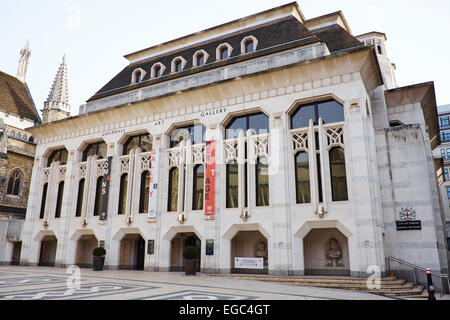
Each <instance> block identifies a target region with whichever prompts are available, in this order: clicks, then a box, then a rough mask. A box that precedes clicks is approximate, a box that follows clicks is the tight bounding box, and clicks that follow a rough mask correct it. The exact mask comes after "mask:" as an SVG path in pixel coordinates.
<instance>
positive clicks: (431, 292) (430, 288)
mask: <svg viewBox="0 0 450 320" xmlns="http://www.w3.org/2000/svg"><path fill="white" fill-rule="evenodd" d="M427 283H428V300H429V301H430V300H436V297H435V296H434V287H433V279H432V278H431V269H430V268H427Z"/></svg>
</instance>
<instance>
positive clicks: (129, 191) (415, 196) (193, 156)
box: [21, 3, 448, 277]
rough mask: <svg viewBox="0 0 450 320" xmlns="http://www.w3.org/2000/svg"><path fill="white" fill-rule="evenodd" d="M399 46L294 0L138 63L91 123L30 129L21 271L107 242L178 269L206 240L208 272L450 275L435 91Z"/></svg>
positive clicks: (81, 120)
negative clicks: (408, 65) (357, 32)
mask: <svg viewBox="0 0 450 320" xmlns="http://www.w3.org/2000/svg"><path fill="white" fill-rule="evenodd" d="M385 41H386V36H385V35H384V34H382V33H379V32H373V33H368V34H365V35H361V36H354V35H352V33H351V30H350V28H349V26H348V24H347V22H346V20H345V18H344V16H343V14H342V12H336V13H332V14H328V15H324V16H321V17H317V18H313V19H306V18H305V17H304V16H303V14H302V12H301V10H300V8H299V7H298V5H297V3H291V4H287V5H284V6H281V7H277V8H274V9H271V10H268V11H265V12H261V13H258V14H255V15H252V16H249V17H245V18H242V19H239V20H236V21H231V22H229V23H226V24H223V25H220V26H216V27H214V28H211V29H207V30H204V31H202V32H198V33H195V34H191V35H187V36H185V37H183V38H180V39H176V40H172V41H169V42H166V43H163V44H161V45H158V46H154V47H150V48H146V49H143V50H140V51H138V52H134V53H131V54H128V55H126V56H125V57H126V58H127V59H128V60H129V65H128V66H126V67H125V68H124V69H123V70H122V71H121V72H119V73H118V74H117V76H115V77H114V78H113V79H112V80H111V81H110V82H108V83H107V84H106V85H105V86H104V87H103V88H101V89H100V90H99V91H98V92H97V93H96V94H95V95H94V96H93V97H91V98H90V99H89V100H88V101H87V103H86V104H85V105H83V106H81V107H80V114H79V115H78V116H73V117H69V118H68V119H65V120H58V121H54V122H51V123H48V124H43V125H40V126H36V127H34V128H32V129H30V132H31V133H32V134H33V136H35V137H37V139H38V145H37V150H36V158H35V165H34V167H33V175H32V182H31V191H30V198H29V205H28V209H27V218H26V223H25V226H24V229H23V232H22V239H23V242H24V245H23V249H22V258H21V263H22V264H24V265H55V266H67V265H71V264H78V265H81V266H89V265H90V263H91V252H92V249H93V248H95V247H96V246H98V245H101V246H104V247H105V248H106V251H107V255H106V267H107V268H110V269H118V268H127V269H129V268H133V269H145V270H152V271H170V270H173V271H179V270H182V269H183V259H182V252H183V248H185V247H188V246H196V247H199V248H201V257H200V270H201V271H203V272H208V273H229V272H252V273H254V272H264V273H269V274H279V275H303V274H324V275H351V276H357V277H365V276H368V273H367V268H368V267H369V266H372V265H376V266H379V267H380V270H381V272H382V274H384V273H385V271H386V260H385V258H386V257H388V256H392V257H395V258H399V259H403V260H405V261H408V262H410V263H414V264H418V265H426V266H429V267H431V268H433V269H434V270H438V271H440V272H447V269H448V267H447V256H446V254H447V251H446V248H445V239H444V238H445V236H444V232H443V228H442V225H443V221H442V217H441V215H440V212H441V204H440V197H439V192H438V184H437V179H436V167H435V164H434V162H433V157H432V152H431V150H432V149H433V148H434V147H435V146H436V145H437V144H439V129H438V127H437V122H436V119H437V114H436V103H435V94H434V86H433V83H424V84H418V85H413V86H408V87H401V88H399V87H396V84H395V77H394V69H395V66H394V65H393V64H392V63H391V62H390V61H389V59H388V56H387V54H386V45H385ZM433 110H434V111H433ZM405 208H408V209H410V210H415V212H416V215H415V217H416V220H414V221H420V222H421V229H420V230H407V231H399V230H398V229H397V227H396V226H397V224H396V222H397V221H400V220H401V219H403V218H401V217H403V216H401V214H403V213H404V209H405ZM407 220H408V221H413V219H411V218H408V219H407ZM408 223H409V222H408ZM408 223H406V222H405V223H404V224H408ZM414 223H415V222H414ZM414 223H412V224H414ZM255 266H256V267H255ZM255 268H256V269H255ZM391 270H395V271H398V272H402V271H403V270H402V267H401V266H390V270H389V271H391ZM405 271H406V270H405Z"/></svg>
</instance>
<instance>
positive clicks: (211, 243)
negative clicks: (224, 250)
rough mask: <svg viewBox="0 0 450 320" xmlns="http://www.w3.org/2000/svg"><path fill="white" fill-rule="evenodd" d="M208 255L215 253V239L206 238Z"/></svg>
mask: <svg viewBox="0 0 450 320" xmlns="http://www.w3.org/2000/svg"><path fill="white" fill-rule="evenodd" d="M206 255H207V256H212V255H214V240H213V239H209V240H206Z"/></svg>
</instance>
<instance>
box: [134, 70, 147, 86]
mask: <svg viewBox="0 0 450 320" xmlns="http://www.w3.org/2000/svg"><path fill="white" fill-rule="evenodd" d="M144 76H145V71H144V70H143V69H142V68H137V69H135V70H134V71H133V74H132V76H131V84H134V83H139V82H141V81H142V80H143V79H144Z"/></svg>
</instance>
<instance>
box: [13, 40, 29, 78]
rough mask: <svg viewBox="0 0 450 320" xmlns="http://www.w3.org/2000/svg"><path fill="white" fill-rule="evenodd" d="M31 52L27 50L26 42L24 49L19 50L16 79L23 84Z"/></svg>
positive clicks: (27, 44)
mask: <svg viewBox="0 0 450 320" xmlns="http://www.w3.org/2000/svg"><path fill="white" fill-rule="evenodd" d="M30 55H31V51H30V48H29V43H28V40H27V42H26V44H25V47H24V48H23V49H22V50H20V58H19V66H18V67H17V76H16V77H17V79H19V80H20V81H22V82H25V77H26V75H27V68H28V60H29V59H30Z"/></svg>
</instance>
